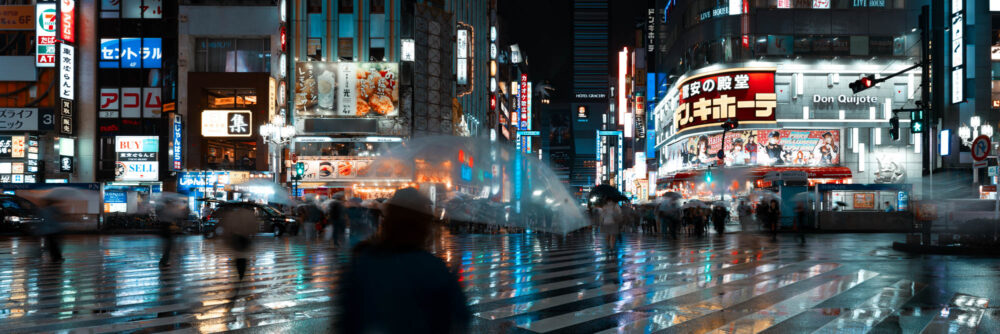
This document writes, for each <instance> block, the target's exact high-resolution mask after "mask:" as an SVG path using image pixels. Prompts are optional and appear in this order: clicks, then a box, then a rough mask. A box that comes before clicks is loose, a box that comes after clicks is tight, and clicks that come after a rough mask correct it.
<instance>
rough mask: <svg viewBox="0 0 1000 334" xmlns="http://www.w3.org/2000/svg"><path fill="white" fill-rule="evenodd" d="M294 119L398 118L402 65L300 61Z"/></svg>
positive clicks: (297, 65)
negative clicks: (400, 67) (400, 70)
mask: <svg viewBox="0 0 1000 334" xmlns="http://www.w3.org/2000/svg"><path fill="white" fill-rule="evenodd" d="M295 71H296V82H295V116H297V117H306V118H321V117H378V116H397V115H399V64H396V63H331V62H298V63H296V64H295Z"/></svg>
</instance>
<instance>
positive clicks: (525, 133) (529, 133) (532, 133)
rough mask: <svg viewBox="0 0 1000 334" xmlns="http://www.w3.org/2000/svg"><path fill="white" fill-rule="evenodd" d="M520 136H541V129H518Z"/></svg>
mask: <svg viewBox="0 0 1000 334" xmlns="http://www.w3.org/2000/svg"><path fill="white" fill-rule="evenodd" d="M517 135H518V136H541V135H542V132H541V131H518V132H517Z"/></svg>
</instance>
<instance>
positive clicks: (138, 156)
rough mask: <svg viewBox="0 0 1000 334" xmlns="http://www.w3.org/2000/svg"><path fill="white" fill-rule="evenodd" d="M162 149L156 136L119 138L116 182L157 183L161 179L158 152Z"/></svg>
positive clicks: (116, 145) (117, 143)
mask: <svg viewBox="0 0 1000 334" xmlns="http://www.w3.org/2000/svg"><path fill="white" fill-rule="evenodd" d="M159 148H160V142H159V137H156V136H117V137H115V152H116V153H117V154H118V159H117V161H116V163H115V180H117V181H156V180H158V179H159V162H157V152H158V151H159Z"/></svg>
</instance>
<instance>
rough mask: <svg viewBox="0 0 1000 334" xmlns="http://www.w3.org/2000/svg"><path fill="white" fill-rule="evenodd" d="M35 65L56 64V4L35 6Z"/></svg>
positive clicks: (53, 65)
mask: <svg viewBox="0 0 1000 334" xmlns="http://www.w3.org/2000/svg"><path fill="white" fill-rule="evenodd" d="M35 14H36V15H35V38H36V40H35V67H55V66H56V17H57V15H56V4H55V3H40V4H38V5H36V6H35Z"/></svg>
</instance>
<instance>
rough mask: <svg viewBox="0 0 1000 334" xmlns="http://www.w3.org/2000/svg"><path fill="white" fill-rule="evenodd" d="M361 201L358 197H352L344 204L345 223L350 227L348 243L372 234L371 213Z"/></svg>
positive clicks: (356, 241) (358, 240)
mask: <svg viewBox="0 0 1000 334" xmlns="http://www.w3.org/2000/svg"><path fill="white" fill-rule="evenodd" d="M362 203H363V201H362V200H361V199H360V198H357V197H352V198H351V200H350V201H348V203H347V205H346V206H345V208H346V212H347V223H348V226H350V228H351V236H350V243H349V244H350V245H355V244H357V243H358V242H360V241H361V240H365V239H367V238H368V237H369V236H371V234H372V225H371V215H370V214H369V211H368V209H367V208H365V207H364V206H363V205H362Z"/></svg>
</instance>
